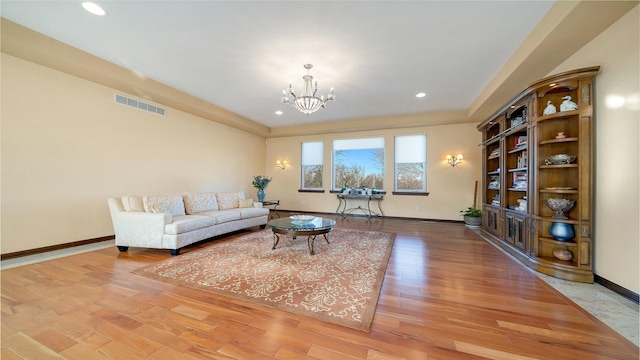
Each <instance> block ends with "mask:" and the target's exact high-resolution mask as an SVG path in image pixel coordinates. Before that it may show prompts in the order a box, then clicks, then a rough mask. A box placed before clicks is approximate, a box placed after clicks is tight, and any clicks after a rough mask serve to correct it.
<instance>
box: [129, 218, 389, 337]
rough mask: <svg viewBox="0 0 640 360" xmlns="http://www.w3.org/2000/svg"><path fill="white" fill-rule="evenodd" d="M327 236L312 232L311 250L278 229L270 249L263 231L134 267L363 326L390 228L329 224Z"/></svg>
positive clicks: (367, 324) (269, 236) (376, 292)
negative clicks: (333, 226)
mask: <svg viewBox="0 0 640 360" xmlns="http://www.w3.org/2000/svg"><path fill="white" fill-rule="evenodd" d="M328 239H329V242H330V243H329V244H327V242H326V241H325V239H324V238H323V237H322V236H318V238H317V239H316V241H315V255H310V254H309V248H308V245H307V238H306V237H298V238H297V239H293V238H292V237H291V236H282V235H281V236H280V242H279V244H278V247H277V248H276V249H275V250H272V249H271V248H272V247H273V233H272V232H271V230H269V229H266V230H262V231H259V232H255V233H251V234H247V235H243V236H240V237H237V238H233V239H229V240H224V239H220V240H214V241H213V242H211V245H210V246H208V247H206V248H204V249H200V250H196V251H192V252H187V253H184V254H182V255H179V256H176V257H172V258H170V259H167V260H164V261H162V262H160V263H157V264H154V265H151V266H146V267H144V268H141V269H137V270H135V271H134V273H135V274H138V275H142V276H145V277H149V278H152V279H155V280H160V281H167V282H171V283H174V284H179V285H183V286H188V287H192V288H198V289H202V290H205V291H210V292H213V293H216V294H219V295H224V296H228V297H232V298H235V299H240V300H245V301H248V302H252V303H256V304H260V305H263V306H268V307H272V308H276V309H279V310H284V311H288V312H292V313H295V314H300V315H304V316H309V317H312V318H315V319H319V320H322V321H327V322H330V323H334V324H338V325H342V326H346V327H349V328H353V329H358V330H362V331H367V332H368V331H370V330H371V324H372V322H373V316H374V314H375V310H376V306H377V304H378V297H379V296H380V288H381V287H382V281H383V279H384V274H385V271H386V268H387V263H388V261H389V256H390V255H391V249H392V247H393V242H394V240H395V234H392V233H385V232H377V231H355V230H341V229H336V230H334V231H333V232H331V233H329V234H328Z"/></svg>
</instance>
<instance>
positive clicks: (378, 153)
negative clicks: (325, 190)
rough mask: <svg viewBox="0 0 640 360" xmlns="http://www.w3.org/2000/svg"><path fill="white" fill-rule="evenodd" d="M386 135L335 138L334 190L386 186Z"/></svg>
mask: <svg viewBox="0 0 640 360" xmlns="http://www.w3.org/2000/svg"><path fill="white" fill-rule="evenodd" d="M383 174H384V138H382V137H380V138H365V139H344V140H334V141H333V190H340V189H342V187H343V186H344V184H346V185H347V187H348V188H351V189H356V188H363V187H366V188H369V189H383V188H384V176H383Z"/></svg>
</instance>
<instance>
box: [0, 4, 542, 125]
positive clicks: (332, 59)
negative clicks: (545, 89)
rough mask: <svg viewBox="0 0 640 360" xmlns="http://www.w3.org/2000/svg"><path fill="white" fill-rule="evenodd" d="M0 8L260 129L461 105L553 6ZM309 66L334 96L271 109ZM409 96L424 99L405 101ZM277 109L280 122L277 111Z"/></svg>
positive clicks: (298, 87)
mask: <svg viewBox="0 0 640 360" xmlns="http://www.w3.org/2000/svg"><path fill="white" fill-rule="evenodd" d="M96 2H97V3H99V4H100V5H101V6H102V7H103V8H104V9H105V10H106V11H107V14H108V15H107V16H104V17H98V16H95V15H92V14H90V13H88V12H86V11H85V10H84V9H83V8H82V7H81V6H80V4H81V1H79V0H78V1H74V0H67V1H24V0H23V1H5V0H2V1H1V7H0V11H1V15H2V17H4V18H6V19H9V20H11V21H13V22H16V23H18V24H21V25H23V26H26V27H28V28H31V29H33V30H35V31H38V32H40V33H43V34H45V35H48V36H50V37H52V38H54V39H57V40H59V41H62V42H64V43H67V44H69V45H72V46H74V47H76V48H79V49H81V50H84V51H86V52H89V53H91V54H94V55H96V56H98V57H101V58H103V59H106V60H108V61H110V62H113V63H115V64H118V65H120V66H122V67H125V68H128V69H131V70H133V71H136V72H138V73H139V74H140V76H145V77H148V78H152V79H154V80H157V81H159V82H162V83H164V84H167V85H169V86H172V87H174V88H176V89H178V90H181V91H184V92H186V93H188V94H191V95H193V96H196V97H198V98H200V99H203V100H205V101H207V102H210V103H212V104H215V105H217V106H220V107H222V108H225V109H227V110H230V111H232V112H235V113H237V114H239V115H242V116H244V117H246V118H249V119H251V120H254V121H256V122H258V123H261V124H264V125H266V126H269V127H281V126H288V125H300V124H305V123H313V122H321V121H333V120H341V119H353V118H364V117H379V116H392V115H403V114H416V113H429V112H442V111H453V110H464V109H467V108H468V107H469V106H470V105H471V103H472V102H473V100H475V98H476V97H477V96H478V94H479V93H480V92H481V91H482V89H484V88H485V87H486V85H487V84H488V83H489V81H490V80H491V79H492V78H493V76H494V75H495V74H496V73H497V72H498V70H499V69H500V68H501V67H502V66H503V65H504V63H505V62H506V61H507V60H508V59H509V57H510V56H511V55H512V54H513V53H514V51H515V50H516V49H517V47H518V46H519V45H520V44H521V43H522V41H523V40H524V39H525V37H526V36H527V35H528V34H529V33H530V32H531V30H532V29H533V28H534V27H535V26H536V24H537V23H538V22H539V21H540V20H541V19H542V17H543V16H544V15H545V14H546V12H547V11H548V10H549V9H550V7H551V6H552V5H553V3H554V1H537V0H536V1H107V0H100V1H96ZM305 63H311V64H313V65H314V68H313V69H312V70H311V75H313V76H314V77H315V79H316V80H318V84H319V85H318V88H319V93H320V94H324V95H326V93H328V92H329V89H330V87H332V86H333V87H335V93H336V101H334V102H330V103H328V104H327V107H326V108H325V109H321V110H319V111H318V112H316V113H314V114H311V115H309V116H306V115H304V114H302V113H299V112H298V111H297V110H295V109H294V108H292V107H291V106H290V105H287V104H282V103H281V102H280V97H281V95H282V90H283V89H284V88H285V87H286V86H287V85H288V83H289V82H292V83H293V87H294V89H295V90H297V91H298V92H300V91H301V88H302V76H303V75H304V74H305V72H306V70H305V69H304V68H303V64H305ZM418 92H425V93H427V96H426V97H424V98H421V99H418V98H416V97H415V94H416V93H418ZM276 110H281V111H283V112H284V114H283V115H280V116H278V115H276V114H275V111H276Z"/></svg>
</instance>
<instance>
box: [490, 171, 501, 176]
mask: <svg viewBox="0 0 640 360" xmlns="http://www.w3.org/2000/svg"><path fill="white" fill-rule="evenodd" d="M487 175H500V170H494V171H489V172H488V173H487Z"/></svg>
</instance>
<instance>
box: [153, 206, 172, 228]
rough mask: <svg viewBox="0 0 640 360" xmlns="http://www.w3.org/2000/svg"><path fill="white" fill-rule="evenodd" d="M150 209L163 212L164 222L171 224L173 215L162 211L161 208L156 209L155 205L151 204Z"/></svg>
mask: <svg viewBox="0 0 640 360" xmlns="http://www.w3.org/2000/svg"><path fill="white" fill-rule="evenodd" d="M151 211H153V212H154V213H163V214H164V223H165V224H171V223H172V222H173V215H171V213H167V212H164V211H162V210H161V209H158V207H157V206H152V207H151Z"/></svg>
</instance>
